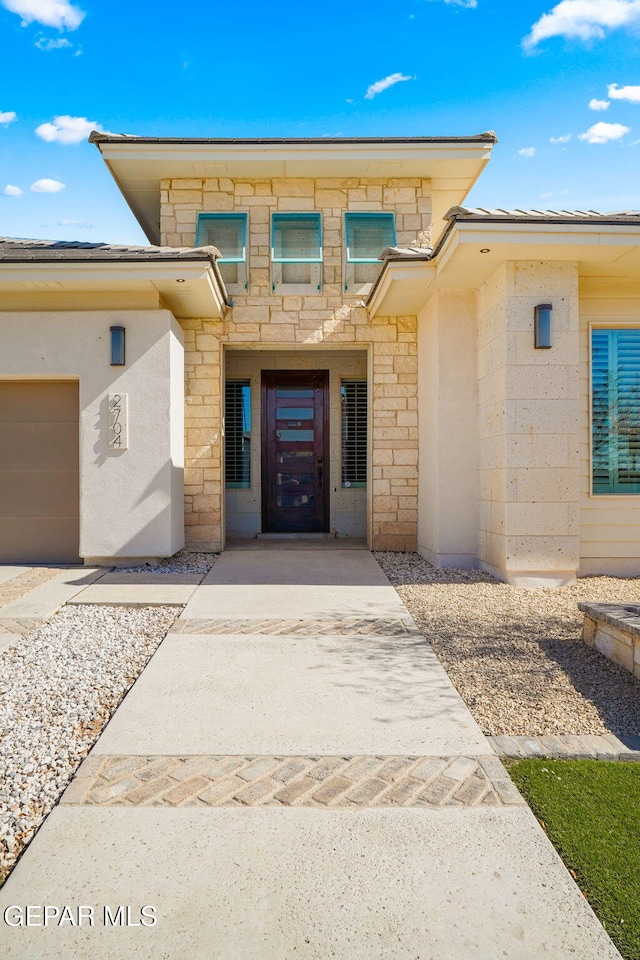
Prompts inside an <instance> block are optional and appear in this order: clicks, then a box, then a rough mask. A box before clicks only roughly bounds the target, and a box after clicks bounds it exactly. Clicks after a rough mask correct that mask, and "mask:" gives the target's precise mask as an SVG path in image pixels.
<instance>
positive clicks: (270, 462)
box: [262, 370, 329, 533]
mask: <svg viewBox="0 0 640 960" xmlns="http://www.w3.org/2000/svg"><path fill="white" fill-rule="evenodd" d="M328 413H329V372H328V371H327V370H307V371H297V370H296V371H287V370H277V371H276V370H265V371H263V374H262V517H263V521H262V527H263V530H264V532H265V533H323V532H325V531H327V530H328V519H329V512H328V504H329V458H328V450H329V436H328V433H329V431H328V424H329V417H328Z"/></svg>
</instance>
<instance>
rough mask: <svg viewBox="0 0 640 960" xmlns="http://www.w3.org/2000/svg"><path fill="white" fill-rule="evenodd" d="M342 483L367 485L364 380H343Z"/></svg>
mask: <svg viewBox="0 0 640 960" xmlns="http://www.w3.org/2000/svg"><path fill="white" fill-rule="evenodd" d="M341 398H342V486H343V487H364V486H366V484H367V382H366V380H343V381H342V387H341Z"/></svg>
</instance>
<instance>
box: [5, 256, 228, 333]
mask: <svg viewBox="0 0 640 960" xmlns="http://www.w3.org/2000/svg"><path fill="white" fill-rule="evenodd" d="M43 290H44V291H48V292H50V293H51V294H54V293H56V292H58V293H62V292H85V293H90V292H91V291H94V290H95V291H96V292H98V291H101V290H110V291H112V292H115V291H118V290H122V291H125V292H131V293H135V292H140V291H145V290H147V291H148V290H155V291H157V293H158V294H159V295H160V297H161V298H162V301H163V302H164V303H165V304H166V306H167V307H168V308H169V310H171V312H172V313H173V315H174V316H175V317H183V318H185V319H187V318H193V317H211V318H221V317H223V316H224V314H225V311H226V309H227V306H228V304H227V300H226V295H225V290H224V284H223V282H222V279H221V278H220V275H219V273H218V271H217V268H216V267H215V265H214V264H213V263H211V262H210V261H205V260H181V261H179V262H175V261H174V262H171V261H165V262H142V263H140V261H139V260H138V261H136V262H126V261H125V262H123V261H122V260H119V261H118V262H115V263H108V262H95V261H93V262H92V261H87V260H86V259H85V260H82V261H61V260H60V259H56V260H52V261H47V260H44V259H41V258H39V259H38V260H28V261H19V260H6V261H0V291H4V292H5V293H24V294H27V293H33V292H34V291H43ZM98 305H99V300H97V301H96V308H99V307H98Z"/></svg>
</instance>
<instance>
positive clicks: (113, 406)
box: [109, 393, 129, 450]
mask: <svg viewBox="0 0 640 960" xmlns="http://www.w3.org/2000/svg"><path fill="white" fill-rule="evenodd" d="M127 400H128V395H127V394H126V393H110V394H109V449H110V450H127V449H128V447H129V430H128V423H127V406H128V404H127Z"/></svg>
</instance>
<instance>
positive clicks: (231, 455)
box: [224, 380, 251, 489]
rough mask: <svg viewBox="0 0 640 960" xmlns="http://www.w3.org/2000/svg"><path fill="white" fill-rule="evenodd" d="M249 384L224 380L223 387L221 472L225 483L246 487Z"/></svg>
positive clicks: (249, 441)
mask: <svg viewBox="0 0 640 960" xmlns="http://www.w3.org/2000/svg"><path fill="white" fill-rule="evenodd" d="M250 454H251V387H250V385H249V381H248V380H227V382H226V383H225V388H224V475H225V482H226V486H227V487H230V488H232V489H238V488H244V489H248V487H249V486H250V480H251V457H250Z"/></svg>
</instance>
